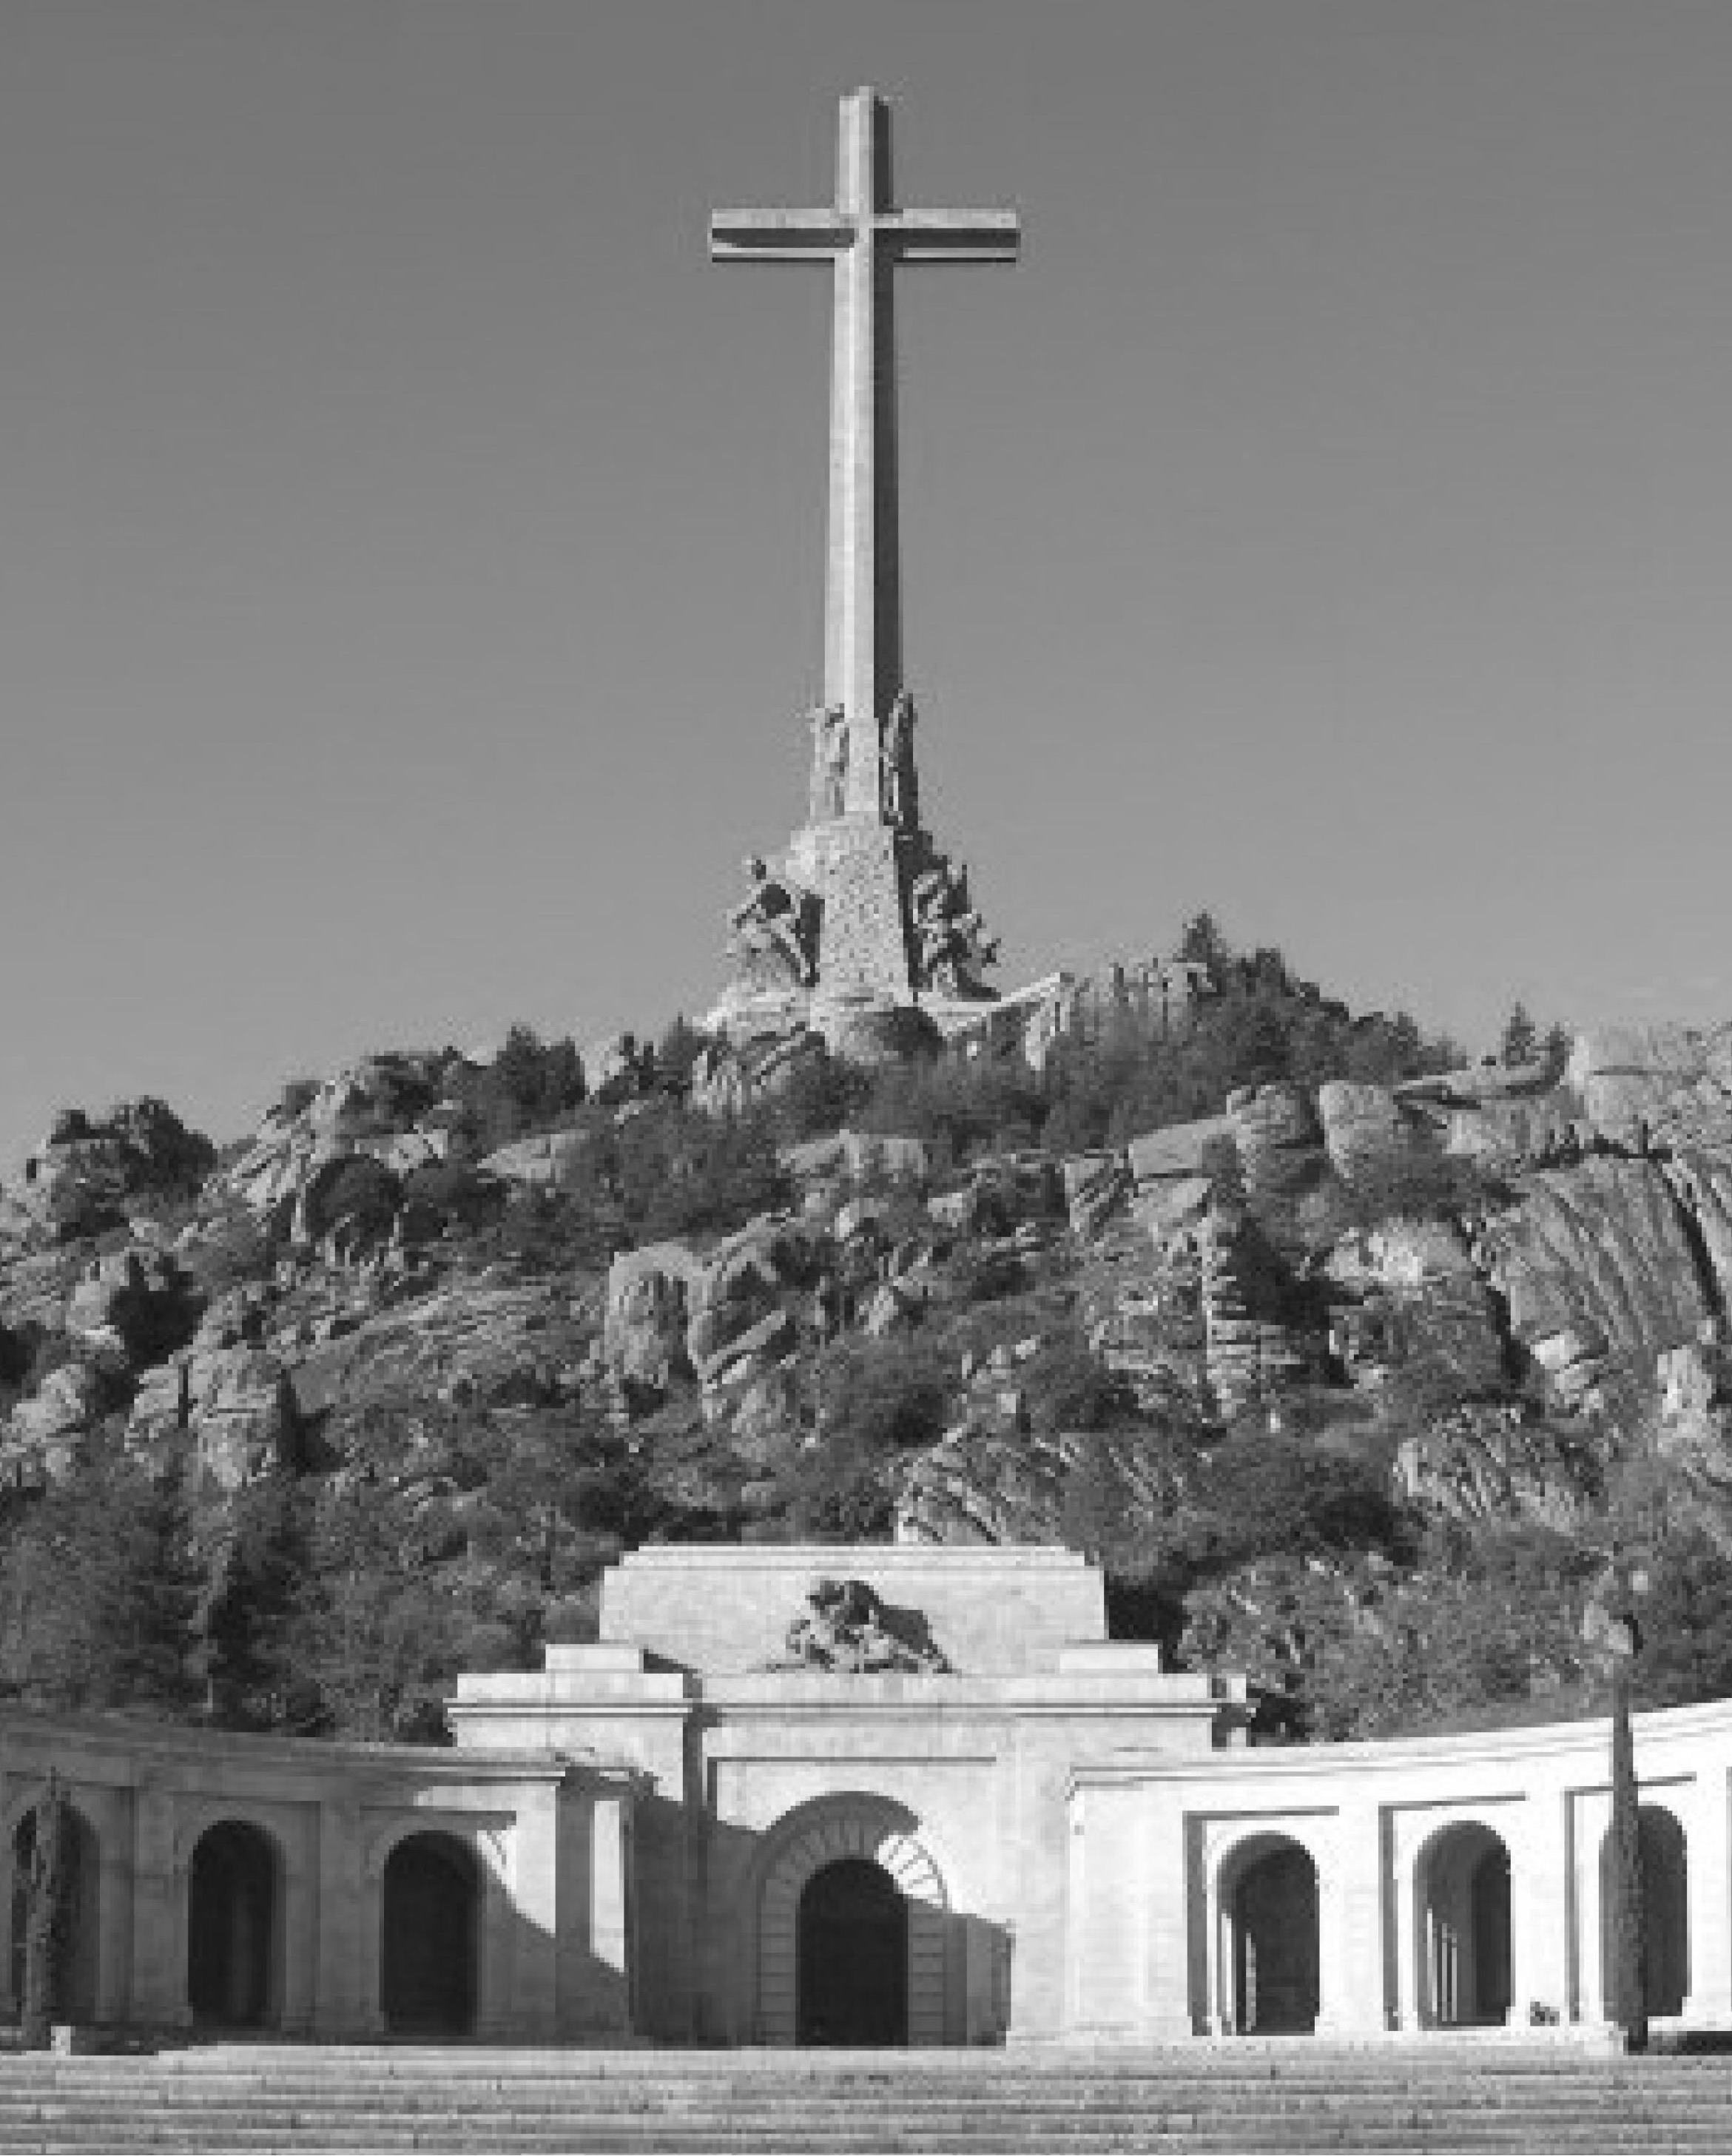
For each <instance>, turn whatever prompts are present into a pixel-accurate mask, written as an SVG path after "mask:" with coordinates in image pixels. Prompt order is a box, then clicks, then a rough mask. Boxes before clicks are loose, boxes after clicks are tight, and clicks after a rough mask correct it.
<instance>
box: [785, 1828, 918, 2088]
mask: <svg viewBox="0 0 1732 2156" xmlns="http://www.w3.org/2000/svg"><path fill="white" fill-rule="evenodd" d="M799 2040H800V2042H801V2043H802V2044H834V2045H839V2046H850V2045H891V2044H906V2043H907V2040H908V1905H907V1902H905V1901H904V1900H903V1899H902V1896H901V1895H900V1894H899V1893H898V1892H897V1886H896V1881H894V1880H893V1879H892V1877H891V1876H890V1874H889V1873H888V1872H887V1871H885V1870H884V1868H883V1866H881V1865H877V1864H873V1863H871V1862H869V1861H866V1859H864V1858H861V1857H844V1858H842V1859H841V1860H840V1861H839V1862H837V1863H835V1864H827V1865H825V1867H824V1869H823V1870H822V1871H816V1872H815V1873H814V1874H813V1875H812V1876H811V1878H810V1879H809V1880H808V1881H807V1882H806V1886H805V1891H804V1893H803V1894H802V1895H801V1896H800V1902H799Z"/></svg>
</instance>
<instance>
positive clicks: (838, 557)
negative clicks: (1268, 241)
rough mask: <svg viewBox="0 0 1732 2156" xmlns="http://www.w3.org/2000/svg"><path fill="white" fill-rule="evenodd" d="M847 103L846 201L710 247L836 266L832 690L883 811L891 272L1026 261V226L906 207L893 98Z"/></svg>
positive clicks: (827, 658) (893, 602)
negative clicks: (895, 175)
mask: <svg viewBox="0 0 1732 2156" xmlns="http://www.w3.org/2000/svg"><path fill="white" fill-rule="evenodd" d="M841 107H842V109H841V126H840V141H839V146H838V151H837V157H836V199H835V208H832V209H734V210H718V211H717V213H715V215H714V216H713V217H712V218H711V220H710V252H711V254H712V257H713V258H714V259H716V260H717V261H727V262H740V261H744V262H828V263H829V264H830V266H831V275H832V279H833V281H834V290H835V303H834V307H835V311H834V321H833V327H832V332H831V335H832V341H831V346H830V530H829V566H828V572H827V577H826V583H825V616H824V628H825V634H824V701H825V706H827V707H828V708H829V709H830V711H838V710H840V712H841V713H842V715H843V719H844V721H845V726H846V729H847V733H846V742H845V764H842V769H841V773H840V775H841V779H842V783H841V788H840V794H841V799H840V809H841V813H843V814H845V815H847V816H849V817H861V818H869V819H871V820H873V821H875V822H877V821H881V820H882V819H883V817H884V814H885V810H884V804H883V799H882V792H881V778H880V742H881V731H882V729H883V727H884V725H885V723H886V721H887V719H888V718H889V716H890V713H891V709H892V706H893V705H894V703H895V701H896V698H897V694H898V692H899V691H900V690H901V689H902V685H903V684H902V577H901V560H900V549H899V546H898V539H897V472H896V331H895V321H894V314H893V310H892V291H893V288H892V275H893V273H894V270H895V269H896V266H897V264H899V263H905V262H906V263H918V262H1011V261H1014V260H1015V258H1016V246H1017V239H1018V227H1017V222H1016V216H1015V212H1014V211H1011V210H1002V209H898V208H896V207H895V206H894V204H893V203H892V194H891V167H890V108H889V107H888V105H886V103H885V101H884V100H883V99H882V98H881V97H880V96H879V95H877V93H876V90H855V91H853V92H852V93H851V95H848V96H846V97H845V98H843V100H842V101H841ZM838 762H839V763H842V759H841V758H840V757H839V758H838ZM833 813H834V812H833Z"/></svg>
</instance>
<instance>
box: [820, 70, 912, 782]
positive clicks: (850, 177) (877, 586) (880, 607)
mask: <svg viewBox="0 0 1732 2156" xmlns="http://www.w3.org/2000/svg"><path fill="white" fill-rule="evenodd" d="M890 186H891V162H890V110H889V107H888V106H887V105H886V104H885V103H884V101H883V100H882V99H881V98H880V97H878V96H876V95H874V93H873V92H872V91H871V90H856V91H855V92H854V93H853V94H852V95H851V96H848V97H845V98H844V99H843V100H842V110H841V124H840V131H839V136H838V141H837V146H836V208H837V209H838V210H839V211H840V213H842V215H843V216H844V217H845V218H847V219H848V221H849V222H850V223H851V225H852V227H853V231H854V241H853V244H852V245H851V247H849V248H848V249H845V251H844V252H843V253H842V254H840V255H839V256H838V257H837V260H836V274H835V324H834V330H833V338H832V345H831V362H830V521H829V531H828V538H829V545H828V548H827V554H828V559H829V565H830V566H829V579H828V581H829V588H828V590H827V591H826V593H825V609H824V619H825V653H824V701H825V703H826V704H830V705H840V706H841V708H842V710H843V711H845V712H846V713H847V715H848V735H849V742H848V774H847V783H846V793H845V805H846V808H847V811H848V813H849V814H850V815H853V816H876V814H878V808H879V800H878V754H877V745H878V730H879V727H880V726H881V723H882V721H883V717H884V714H885V713H886V712H887V711H888V710H889V708H890V706H891V703H892V700H893V699H894V697H895V696H896V694H897V690H899V689H900V688H901V687H902V552H901V534H900V532H899V531H898V530H897V466H896V325H895V316H894V311H893V306H892V297H893V292H894V285H893V282H892V255H891V253H890V250H889V249H888V248H887V247H883V246H881V245H880V244H879V239H878V228H877V227H876V224H875V222H874V220H875V219H876V218H879V217H881V216H883V215H884V214H885V213H887V211H888V210H889V208H890Z"/></svg>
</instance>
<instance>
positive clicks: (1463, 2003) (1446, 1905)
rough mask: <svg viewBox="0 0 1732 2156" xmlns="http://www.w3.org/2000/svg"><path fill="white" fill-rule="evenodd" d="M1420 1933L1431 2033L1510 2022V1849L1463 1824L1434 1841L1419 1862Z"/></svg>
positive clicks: (1483, 1829)
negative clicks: (1440, 2029) (1435, 2030)
mask: <svg viewBox="0 0 1732 2156" xmlns="http://www.w3.org/2000/svg"><path fill="white" fill-rule="evenodd" d="M1416 1892H1417V1893H1418V1897H1419V1923H1418V1926H1417V1928H1416V1929H1417V1937H1418V1940H1419V1945H1420V1952H1421V1955H1422V1956H1423V1967H1422V1969H1421V2013H1422V2015H1423V2018H1424V2020H1425V2022H1426V2025H1427V2026H1428V2027H1431V2028H1473V2027H1479V2028H1486V2027H1494V2026H1496V2025H1498V2024H1500V2023H1502V2022H1503V2021H1506V2020H1508V2017H1509V2002H1510V1999H1511V1998H1512V1997H1513V1996H1514V1984H1513V1981H1512V1974H1511V1951H1510V1938H1511V1935H1510V1918H1509V1851H1508V1849H1507V1848H1506V1847H1505V1846H1504V1845H1503V1840H1502V1839H1501V1838H1500V1837H1499V1836H1498V1835H1495V1834H1493V1831H1492V1830H1491V1829H1490V1828H1489V1827H1488V1826H1482V1825H1479V1823H1478V1821H1477V1820H1466V1821H1463V1822H1462V1824H1461V1825H1457V1826H1447V1827H1445V1828H1444V1829H1443V1830H1442V1831H1441V1832H1440V1833H1438V1834H1436V1835H1433V1837H1432V1838H1431V1840H1430V1841H1429V1842H1428V1843H1427V1844H1426V1848H1425V1850H1424V1851H1423V1853H1422V1854H1421V1858H1420V1861H1419V1866H1418V1871H1417V1878H1416Z"/></svg>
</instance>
